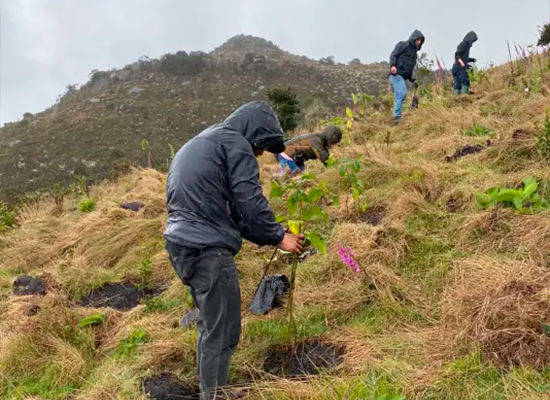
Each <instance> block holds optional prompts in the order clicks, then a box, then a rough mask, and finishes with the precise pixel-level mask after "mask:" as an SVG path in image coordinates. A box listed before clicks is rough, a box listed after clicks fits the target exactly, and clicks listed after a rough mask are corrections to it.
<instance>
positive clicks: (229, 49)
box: [214, 34, 285, 54]
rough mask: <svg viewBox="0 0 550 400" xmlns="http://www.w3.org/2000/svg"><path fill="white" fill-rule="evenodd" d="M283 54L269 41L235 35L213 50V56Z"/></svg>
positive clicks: (256, 37)
mask: <svg viewBox="0 0 550 400" xmlns="http://www.w3.org/2000/svg"><path fill="white" fill-rule="evenodd" d="M248 52H253V53H271V54H275V53H279V54H281V53H285V52H284V51H283V50H281V48H280V47H279V46H277V45H276V44H275V43H273V42H272V41H270V40H266V39H264V38H261V37H258V36H252V35H244V34H240V35H236V36H233V37H232V38H230V39H228V40H227V41H226V42H225V43H224V44H222V45H221V46H219V47H217V48H216V49H214V53H215V54H221V53H243V54H244V53H248Z"/></svg>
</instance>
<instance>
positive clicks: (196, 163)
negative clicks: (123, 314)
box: [164, 101, 303, 399]
mask: <svg viewBox="0 0 550 400" xmlns="http://www.w3.org/2000/svg"><path fill="white" fill-rule="evenodd" d="M264 150H266V151H269V152H272V153H282V152H283V151H284V150H285V145H284V142H283V130H282V129H281V125H280V124H279V121H278V119H277V116H276V115H275V112H274V111H273V109H272V108H271V107H270V106H269V105H268V104H267V103H265V102H263V101H257V102H251V103H247V104H245V105H243V106H241V107H240V108H238V109H237V110H236V111H234V112H233V114H231V115H230V116H229V117H228V118H227V119H226V120H225V121H224V122H223V123H221V124H215V125H212V126H211V127H209V128H207V129H206V130H204V131H203V132H201V133H200V134H198V135H197V136H195V137H194V138H193V139H191V140H190V141H188V142H187V143H186V144H185V145H184V146H183V147H182V148H181V149H180V150H179V151H178V152H177V153H176V155H175V157H174V159H173V161H172V165H171V166H170V170H169V173H168V179H167V182H166V191H167V206H168V221H167V225H166V230H165V232H164V238H165V240H166V250H167V252H168V255H169V258H170V261H171V263H172V266H173V267H174V269H175V271H176V273H177V275H178V276H179V278H180V279H181V281H182V282H183V284H185V285H187V286H188V287H189V291H190V293H191V296H192V297H193V300H194V303H195V306H196V308H197V309H198V310H199V315H198V321H197V329H198V332H199V334H198V345H197V364H198V374H199V381H200V390H201V399H221V398H225V397H223V396H222V393H221V389H220V387H223V386H226V385H227V383H228V372H229V361H230V358H231V356H232V355H233V353H234V351H235V349H236V347H237V344H238V342H239V337H240V334H241V297H240V289H239V278H238V275H237V268H236V266H235V262H234V260H233V257H234V256H235V255H236V254H237V253H238V252H239V250H240V248H241V244H242V238H245V239H247V240H249V241H251V242H253V243H255V244H257V245H260V246H265V245H271V246H278V247H279V248H280V249H282V250H285V251H288V252H292V253H296V254H300V253H301V252H302V251H303V248H302V240H303V235H293V234H291V233H285V230H284V228H283V226H282V225H280V224H279V223H277V222H276V221H275V217H274V216H273V212H272V211H271V208H270V206H269V202H268V200H267V199H266V198H265V197H264V195H263V193H262V187H261V186H260V184H259V182H258V172H259V167H258V162H257V160H256V157H257V156H259V155H261V154H263V152H264ZM232 395H233V396H234V397H236V396H237V393H232Z"/></svg>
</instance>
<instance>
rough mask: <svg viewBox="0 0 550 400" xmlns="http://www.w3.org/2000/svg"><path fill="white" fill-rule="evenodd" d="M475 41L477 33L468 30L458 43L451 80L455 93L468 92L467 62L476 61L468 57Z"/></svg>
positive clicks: (468, 66)
mask: <svg viewBox="0 0 550 400" xmlns="http://www.w3.org/2000/svg"><path fill="white" fill-rule="evenodd" d="M476 41H477V34H476V33H475V32H474V31H471V32H468V33H467V34H466V36H465V37H464V39H463V40H462V42H460V44H459V45H458V48H457V49H456V53H455V62H454V64H453V81H454V93H455V94H461V93H462V94H468V93H470V77H469V76H468V69H469V68H470V65H469V63H471V62H476V59H475V58H470V49H471V48H472V45H473V44H474V43H475V42H476Z"/></svg>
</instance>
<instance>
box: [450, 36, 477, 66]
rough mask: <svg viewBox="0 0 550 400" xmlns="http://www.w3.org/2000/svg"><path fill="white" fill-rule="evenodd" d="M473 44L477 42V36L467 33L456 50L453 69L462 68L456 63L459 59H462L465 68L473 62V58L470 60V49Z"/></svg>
mask: <svg viewBox="0 0 550 400" xmlns="http://www.w3.org/2000/svg"><path fill="white" fill-rule="evenodd" d="M475 42H477V34H476V33H475V32H474V31H470V32H468V33H467V34H466V36H465V37H464V39H463V40H462V42H460V44H459V45H458V47H457V49H456V53H455V64H454V65H453V69H456V68H457V67H458V68H462V67H461V65H460V64H459V63H458V60H459V59H462V61H464V64H466V66H468V63H471V62H473V61H474V59H473V58H470V49H471V48H472V45H473V44H474V43H475Z"/></svg>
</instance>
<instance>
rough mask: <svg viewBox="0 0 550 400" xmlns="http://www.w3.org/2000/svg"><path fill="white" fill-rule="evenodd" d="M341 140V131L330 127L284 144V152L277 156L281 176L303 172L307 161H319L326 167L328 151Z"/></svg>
mask: <svg viewBox="0 0 550 400" xmlns="http://www.w3.org/2000/svg"><path fill="white" fill-rule="evenodd" d="M341 140H342V130H341V129H340V128H339V127H338V126H336V125H330V126H327V127H326V128H325V130H324V131H323V132H321V133H306V134H305V135H300V136H298V137H295V138H293V139H291V140H289V141H288V142H286V143H285V146H286V150H285V151H284V152H283V153H280V154H277V160H278V161H279V165H280V166H281V174H284V173H287V172H290V174H291V175H294V174H295V173H296V172H298V171H300V172H304V170H305V169H306V165H305V162H306V161H307V160H316V159H319V160H321V162H322V163H323V164H324V165H325V166H326V165H327V161H328V159H329V157H330V151H329V149H330V148H331V147H332V146H334V145H335V144H338V143H340V141H341Z"/></svg>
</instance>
